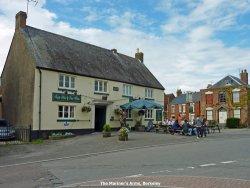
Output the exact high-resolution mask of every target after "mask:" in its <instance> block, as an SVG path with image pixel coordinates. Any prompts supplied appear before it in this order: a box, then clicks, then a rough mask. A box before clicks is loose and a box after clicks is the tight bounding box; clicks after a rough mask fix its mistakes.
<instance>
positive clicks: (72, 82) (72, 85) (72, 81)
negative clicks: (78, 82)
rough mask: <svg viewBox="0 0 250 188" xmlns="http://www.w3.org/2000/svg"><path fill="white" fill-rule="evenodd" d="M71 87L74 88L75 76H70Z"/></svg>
mask: <svg viewBox="0 0 250 188" xmlns="http://www.w3.org/2000/svg"><path fill="white" fill-rule="evenodd" d="M71 88H75V78H74V77H71Z"/></svg>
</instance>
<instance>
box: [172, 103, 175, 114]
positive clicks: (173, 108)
mask: <svg viewBox="0 0 250 188" xmlns="http://www.w3.org/2000/svg"><path fill="white" fill-rule="evenodd" d="M171 113H175V105H171Z"/></svg>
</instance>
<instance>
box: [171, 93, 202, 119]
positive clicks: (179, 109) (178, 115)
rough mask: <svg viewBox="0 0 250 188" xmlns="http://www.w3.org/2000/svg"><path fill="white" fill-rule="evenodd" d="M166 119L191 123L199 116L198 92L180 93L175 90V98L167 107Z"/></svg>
mask: <svg viewBox="0 0 250 188" xmlns="http://www.w3.org/2000/svg"><path fill="white" fill-rule="evenodd" d="M168 109H169V111H168V114H167V117H168V118H169V119H170V118H174V119H178V120H185V119H186V120H188V121H193V119H194V118H195V117H198V116H200V92H186V93H182V91H181V90H177V93H176V97H175V98H174V99H173V100H172V101H171V102H170V103H169V105H168Z"/></svg>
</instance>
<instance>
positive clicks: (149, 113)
mask: <svg viewBox="0 0 250 188" xmlns="http://www.w3.org/2000/svg"><path fill="white" fill-rule="evenodd" d="M145 119H153V110H152V109H147V110H145Z"/></svg>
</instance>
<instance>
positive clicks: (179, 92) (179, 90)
mask: <svg viewBox="0 0 250 188" xmlns="http://www.w3.org/2000/svg"><path fill="white" fill-rule="evenodd" d="M181 94H182V91H181V89H177V91H176V95H177V97H179V96H180V95H181Z"/></svg>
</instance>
